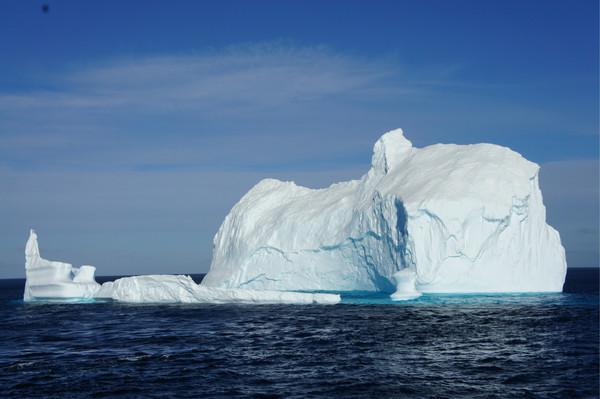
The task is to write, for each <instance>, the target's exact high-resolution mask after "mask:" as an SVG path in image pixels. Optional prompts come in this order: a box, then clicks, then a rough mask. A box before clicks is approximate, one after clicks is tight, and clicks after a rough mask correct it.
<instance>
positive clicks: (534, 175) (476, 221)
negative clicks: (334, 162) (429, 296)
mask: <svg viewBox="0 0 600 399" xmlns="http://www.w3.org/2000/svg"><path fill="white" fill-rule="evenodd" d="M538 172H539V166H538V165H537V164H535V163H533V162H530V161H528V160H527V159H525V158H523V157H522V156H521V155H520V154H518V153H517V152H514V151H512V150H510V149H509V148H506V147H502V146H498V145H493V144H474V145H456V144H435V145H430V146H427V147H423V148H416V147H414V146H413V145H412V143H411V142H410V141H409V140H408V139H407V138H406V137H405V136H404V133H403V131H402V130H401V129H396V130H392V131H390V132H388V133H386V134H384V135H383V136H381V138H380V139H379V140H378V141H377V142H376V143H375V146H374V149H373V157H372V162H371V168H370V170H369V171H368V172H367V173H366V174H365V175H364V176H362V177H361V178H360V179H359V180H352V181H347V182H342V183H336V184H333V185H331V186H330V187H328V188H324V189H310V188H307V187H302V186H298V185H296V184H295V183H294V182H284V181H279V180H274V179H265V180H262V181H260V182H259V183H258V184H257V185H256V186H254V187H253V188H252V189H251V190H250V191H249V192H248V193H246V194H245V195H244V196H243V197H242V198H241V199H240V201H239V202H238V203H237V204H236V205H235V206H234V207H233V208H232V209H231V211H230V212H229V214H228V215H227V217H226V218H225V220H224V221H223V223H222V225H221V227H220V228H219V230H218V232H217V234H216V236H215V238H214V249H213V258H212V262H211V267H210V270H209V272H208V274H207V275H206V277H205V278H204V280H203V281H202V286H205V287H214V288H228V289H239V288H243V289H253V290H307V291H308V290H319V291H320V290H330V291H337V292H339V291H355V290H359V291H379V292H387V293H390V294H392V293H393V294H392V299H396V300H403V299H412V298H415V297H417V296H419V295H420V294H421V293H487V292H507V293H509V292H560V291H562V287H563V284H564V280H565V275H566V266H567V265H566V259H565V251H564V248H563V246H562V244H561V241H560V236H559V234H558V232H557V231H556V230H554V229H553V228H552V227H550V226H549V225H548V224H546V209H545V207H544V204H543V201H542V193H541V191H540V188H539V183H538Z"/></svg>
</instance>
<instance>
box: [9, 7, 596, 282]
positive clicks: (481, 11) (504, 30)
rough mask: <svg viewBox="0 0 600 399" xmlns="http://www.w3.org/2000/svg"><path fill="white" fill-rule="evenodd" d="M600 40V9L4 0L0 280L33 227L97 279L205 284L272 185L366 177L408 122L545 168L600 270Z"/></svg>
mask: <svg viewBox="0 0 600 399" xmlns="http://www.w3.org/2000/svg"><path fill="white" fill-rule="evenodd" d="M44 3H45V4H48V6H49V8H48V12H47V13H44V12H42V4H44ZM598 36H599V32H598V2H597V1H595V0H579V1H575V2H573V1H566V0H564V1H553V0H547V1H543V2H540V1H534V0H518V1H512V0H503V1H462V0H455V1H442V0H439V1H432V0H425V1H401V0H396V1H373V2H367V1H346V0H345V1H327V2H323V1H263V0H257V1H218V2H216V1H215V2H192V1H145V2H143V3H142V2H133V1H131V2H125V1H108V0H106V1H97V2H88V1H86V2H83V1H58V0H57V1H51V0H47V1H45V2H40V1H30V0H9V1H5V2H3V3H2V10H1V11H0V54H1V56H0V278H13V277H14V278H17V277H23V276H24V267H23V264H24V253H23V252H24V245H25V241H26V239H27V236H28V231H29V229H30V228H35V229H36V231H37V232H38V235H39V241H40V247H41V252H42V255H43V256H44V257H45V258H48V259H53V260H62V261H68V262H70V263H73V264H75V265H79V264H93V265H95V266H96V267H97V268H98V272H97V274H99V275H127V274H150V273H202V272H206V271H207V270H208V267H209V265H210V259H211V251H212V239H213V236H214V235H215V233H216V231H217V229H218V228H219V226H220V224H221V222H222V220H223V218H224V217H225V215H226V214H227V213H228V212H229V210H230V209H231V207H232V206H233V205H234V204H235V203H236V202H237V200H239V198H241V196H242V195H243V194H244V193H245V192H246V191H247V190H249V189H250V188H251V187H252V186H253V185H254V184H256V183H257V182H258V181H259V180H261V179H262V178H265V177H275V178H279V179H283V180H293V181H296V182H297V183H298V184H302V185H307V186H309V187H326V186H328V185H329V184H331V183H333V182H336V181H341V180H347V179H353V178H358V177H360V176H361V175H362V174H364V173H365V172H366V171H367V169H368V168H369V165H370V157H371V152H372V146H373V143H374V142H375V140H376V139H377V138H378V137H379V136H380V135H381V134H383V133H384V132H386V131H389V130H391V129H394V128H398V127H401V128H403V130H404V132H405V134H406V135H407V137H408V138H409V139H410V140H411V141H412V142H413V144H414V145H416V146H418V147H421V146H426V145H429V144H435V143H439V142H442V143H465V144H466V143H476V142H490V143H495V144H500V145H506V146H509V147H511V148H512V149H514V150H515V151H518V152H519V153H521V154H522V155H523V156H525V157H526V158H528V159H530V160H532V161H534V162H537V163H539V164H540V165H541V172H540V182H541V188H542V192H543V195H544V202H545V205H546V207H547V216H548V222H549V223H550V224H551V225H552V226H554V227H555V228H557V229H558V230H559V231H560V233H561V238H562V240H563V244H564V246H565V248H566V253H567V262H568V264H569V266H570V267H597V266H598V264H599V261H598V256H599V244H598V243H599V235H598V222H599V212H598V203H599V202H598V201H599V194H598V193H599V188H598V186H599V183H598V182H599V176H598V170H599V163H598V152H599V140H598V138H599V135H598V133H599V132H598V127H599V126H598V107H599V102H598V94H599V93H598V92H599V89H598V83H599V82H598V57H599V54H598V45H599V43H598Z"/></svg>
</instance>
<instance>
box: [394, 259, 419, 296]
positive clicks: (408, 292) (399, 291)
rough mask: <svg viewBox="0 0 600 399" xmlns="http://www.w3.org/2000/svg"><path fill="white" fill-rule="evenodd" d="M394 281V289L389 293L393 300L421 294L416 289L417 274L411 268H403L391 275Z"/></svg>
mask: <svg viewBox="0 0 600 399" xmlns="http://www.w3.org/2000/svg"><path fill="white" fill-rule="evenodd" d="M392 277H393V278H394V280H395V281H396V291H395V292H394V293H393V294H392V295H391V298H392V300H394V301H407V300H409V299H415V298H418V297H420V296H421V295H423V294H422V293H421V292H419V291H418V290H417V287H416V284H417V274H416V273H415V271H414V270H413V269H412V268H409V267H407V268H405V269H402V270H400V271H399V272H396V273H394V275H393V276H392Z"/></svg>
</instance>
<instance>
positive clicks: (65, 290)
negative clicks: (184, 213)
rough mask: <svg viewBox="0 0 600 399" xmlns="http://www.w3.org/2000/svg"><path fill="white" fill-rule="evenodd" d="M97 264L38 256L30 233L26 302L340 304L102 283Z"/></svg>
mask: <svg viewBox="0 0 600 399" xmlns="http://www.w3.org/2000/svg"><path fill="white" fill-rule="evenodd" d="M95 271H96V268H95V267H94V266H89V265H84V266H81V267H79V268H75V267H73V266H72V265H70V264H69V263H63V262H56V261H49V260H46V259H43V258H42V257H41V256H40V250H39V246H38V241H37V234H36V233H35V231H33V230H31V231H30V233H29V239H28V240H27V244H26V246H25V274H26V280H25V292H24V294H23V300H24V301H26V302H30V301H35V300H54V301H56V300H59V301H74V300H93V299H112V300H115V301H119V302H131V303H215V304H220V303H246V304H326V305H332V304H336V303H339V302H340V301H341V297H340V295H338V294H320V293H310V292H289V291H275V290H272V291H265V290H260V291H256V290H249V289H221V288H209V287H205V286H202V285H199V284H196V283H195V282H194V280H192V278H191V277H189V276H176V275H147V276H133V277H123V278H120V279H117V280H115V281H109V282H106V283H104V284H102V285H100V284H98V283H97V282H96V281H95V280H94V273H95Z"/></svg>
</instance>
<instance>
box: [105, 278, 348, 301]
mask: <svg viewBox="0 0 600 399" xmlns="http://www.w3.org/2000/svg"><path fill="white" fill-rule="evenodd" d="M96 297H98V298H111V299H114V300H117V301H120V302H135V303H253V304H261V303H282V304H285V303H289V304H311V303H319V304H336V303H338V302H340V296H339V295H336V294H318V293H304V292H289V291H288V292H286V291H258V290H245V289H221V288H209V287H205V286H201V285H198V284H196V283H195V282H194V280H192V279H191V277H189V276H175V275H149V276H134V277H124V278H120V279H118V280H116V281H114V282H107V283H104V284H103V285H102V288H101V289H100V291H99V292H98V293H97V295H96Z"/></svg>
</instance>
